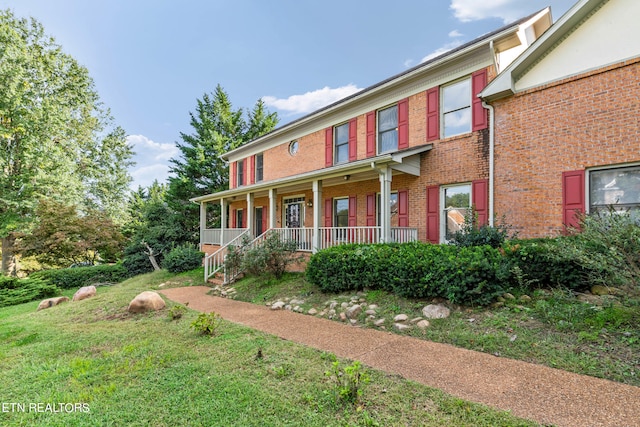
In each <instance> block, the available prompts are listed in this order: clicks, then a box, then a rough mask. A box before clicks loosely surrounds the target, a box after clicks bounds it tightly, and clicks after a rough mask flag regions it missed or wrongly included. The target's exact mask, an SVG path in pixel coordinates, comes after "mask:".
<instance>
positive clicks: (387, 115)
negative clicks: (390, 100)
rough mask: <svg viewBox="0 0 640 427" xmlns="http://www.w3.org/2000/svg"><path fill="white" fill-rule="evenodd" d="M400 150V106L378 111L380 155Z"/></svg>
mask: <svg viewBox="0 0 640 427" xmlns="http://www.w3.org/2000/svg"><path fill="white" fill-rule="evenodd" d="M397 149H398V106H397V105H394V106H392V107H389V108H385V109H384V110H379V111H378V153H387V152H389V151H396V150H397Z"/></svg>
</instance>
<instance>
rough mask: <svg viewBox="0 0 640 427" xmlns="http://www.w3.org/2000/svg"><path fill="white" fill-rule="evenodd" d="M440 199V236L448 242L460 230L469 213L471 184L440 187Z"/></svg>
mask: <svg viewBox="0 0 640 427" xmlns="http://www.w3.org/2000/svg"><path fill="white" fill-rule="evenodd" d="M441 197H442V199H441V201H442V203H441V205H440V206H442V207H443V209H442V216H441V221H440V223H441V224H442V226H441V228H442V229H441V236H444V241H445V242H448V241H450V240H451V239H452V237H453V235H454V234H455V233H456V232H457V231H460V230H462V227H463V226H464V223H465V218H466V217H467V215H468V214H469V213H470V212H471V184H458V185H449V186H445V187H442V195H441Z"/></svg>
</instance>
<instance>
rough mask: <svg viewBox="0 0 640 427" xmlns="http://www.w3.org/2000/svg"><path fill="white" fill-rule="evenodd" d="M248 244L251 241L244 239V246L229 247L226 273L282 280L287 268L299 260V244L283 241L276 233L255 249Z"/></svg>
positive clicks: (271, 234)
mask: <svg viewBox="0 0 640 427" xmlns="http://www.w3.org/2000/svg"><path fill="white" fill-rule="evenodd" d="M248 244H249V240H248V239H244V240H243V242H242V244H240V245H238V246H230V247H229V250H228V252H227V256H226V258H225V264H224V266H225V269H226V271H228V272H230V273H233V272H237V271H242V272H243V273H246V274H250V275H253V276H264V275H270V276H273V277H275V278H276V279H280V278H281V277H282V276H283V275H284V273H285V272H286V271H287V267H288V266H289V265H291V264H293V263H295V262H297V261H298V260H299V257H298V256H297V250H298V244H297V242H296V241H294V240H282V239H281V238H280V236H279V235H278V234H276V233H270V234H268V235H267V236H266V238H265V239H264V240H263V241H262V242H259V243H258V244H257V245H256V246H255V247H252V248H249V247H248ZM231 275H233V274H231Z"/></svg>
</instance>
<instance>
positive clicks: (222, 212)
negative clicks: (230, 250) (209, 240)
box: [220, 199, 227, 246]
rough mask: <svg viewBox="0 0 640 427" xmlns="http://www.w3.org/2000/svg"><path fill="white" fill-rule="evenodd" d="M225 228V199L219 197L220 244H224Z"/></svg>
mask: <svg viewBox="0 0 640 427" xmlns="http://www.w3.org/2000/svg"><path fill="white" fill-rule="evenodd" d="M226 228H227V201H226V200H225V199H220V246H224V243H225V241H224V230H225V229H226Z"/></svg>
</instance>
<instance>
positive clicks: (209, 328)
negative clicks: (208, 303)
mask: <svg viewBox="0 0 640 427" xmlns="http://www.w3.org/2000/svg"><path fill="white" fill-rule="evenodd" d="M221 323H222V318H221V317H220V315H219V314H217V313H215V312H213V311H212V312H211V313H200V314H199V315H198V317H197V318H196V320H194V321H193V322H191V327H192V328H193V329H195V330H196V332H198V333H200V334H202V335H211V336H213V335H215V334H216V331H217V330H218V327H219V326H220V324H221Z"/></svg>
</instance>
